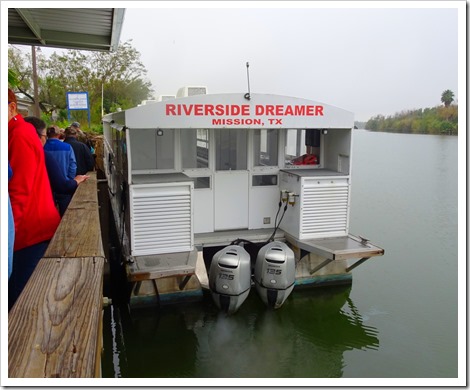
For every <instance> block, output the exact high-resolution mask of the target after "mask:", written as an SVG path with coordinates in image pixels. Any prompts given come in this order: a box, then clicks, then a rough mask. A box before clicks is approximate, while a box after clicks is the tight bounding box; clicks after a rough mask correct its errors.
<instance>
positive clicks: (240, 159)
mask: <svg viewBox="0 0 470 390" xmlns="http://www.w3.org/2000/svg"><path fill="white" fill-rule="evenodd" d="M247 144H248V132H247V130H246V129H216V130H215V148H216V150H215V152H216V153H215V155H216V160H215V168H216V170H218V171H230V170H246V169H247V162H246V160H247Z"/></svg>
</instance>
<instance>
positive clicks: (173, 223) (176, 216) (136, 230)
mask: <svg viewBox="0 0 470 390" xmlns="http://www.w3.org/2000/svg"><path fill="white" fill-rule="evenodd" d="M131 189H132V191H131V208H132V210H131V229H132V232H131V244H132V248H131V249H132V254H133V255H134V256H141V255H152V254H161V253H171V252H184V251H190V250H192V249H193V231H192V205H191V197H192V184H191V183H186V182H185V183H172V184H171V185H168V184H161V185H157V184H153V185H139V186H137V185H134V186H132V188H131Z"/></svg>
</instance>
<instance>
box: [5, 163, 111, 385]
mask: <svg viewBox="0 0 470 390" xmlns="http://www.w3.org/2000/svg"><path fill="white" fill-rule="evenodd" d="M89 175H90V178H89V179H88V180H87V181H86V182H84V183H82V184H80V186H79V187H78V188H77V191H76V192H75V195H74V197H73V199H72V202H71V203H70V205H69V207H68V209H67V211H66V213H65V214H64V216H63V218H62V221H61V223H60V225H59V227H58V229H57V231H56V233H55V235H54V237H53V239H52V241H51V243H50V244H49V247H48V249H47V251H46V253H45V255H44V257H43V258H42V259H41V261H40V262H39V264H38V266H37V268H36V269H35V271H34V273H33V275H32V276H31V278H30V280H29V281H28V283H27V285H26V287H25V289H24V290H23V292H22V294H21V295H20V297H19V298H18V300H17V302H16V303H15V305H14V306H13V308H12V309H11V310H10V313H9V315H8V376H9V377H10V378H58V377H60V378H92V377H100V376H101V349H102V307H103V271H104V263H105V255H104V251H103V245H102V241H101V231H100V219H99V206H98V195H97V180H96V173H95V172H90V173H89Z"/></svg>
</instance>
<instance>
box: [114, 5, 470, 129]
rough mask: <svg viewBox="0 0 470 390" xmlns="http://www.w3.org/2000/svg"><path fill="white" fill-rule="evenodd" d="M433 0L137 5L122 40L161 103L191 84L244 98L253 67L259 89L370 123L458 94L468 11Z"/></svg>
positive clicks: (126, 21) (127, 19) (252, 83)
mask: <svg viewBox="0 0 470 390" xmlns="http://www.w3.org/2000/svg"><path fill="white" fill-rule="evenodd" d="M378 3H380V2H368V4H370V7H374V6H375V5H377V4H378ZM406 3H407V2H403V3H399V2H398V3H395V7H396V4H406ZM462 3H463V5H464V6H465V3H464V2H460V4H461V5H462ZM127 4H128V7H132V6H133V5H132V4H133V3H132V2H130V3H127ZM137 4H139V5H142V6H145V5H146V4H149V5H150V6H151V5H152V3H151V2H150V3H145V2H144V3H137ZM175 4H177V3H175ZM264 4H266V3H264ZM264 4H263V5H262V6H264V7H268V6H269V4H273V3H267V4H268V5H264ZM284 4H287V5H288V4H289V3H284ZM304 4H308V3H304ZM329 4H335V2H331V3H329ZM343 4H344V3H343ZM355 4H356V3H354V2H352V3H351V6H354V5H355ZM423 4H424V7H425V8H415V9H410V8H388V9H384V8H377V9H373V8H365V9H362V8H348V9H345V8H336V9H331V8H330V9H326V8H314V9H306V8H304V9H294V8H286V9H274V8H262V9H248V8H237V9H228V8H222V9H215V8H210V9H201V8H199V9H194V8H193V9H187V8H180V9H161V8H127V9H126V14H125V18H124V25H123V29H122V34H121V41H127V40H129V39H132V44H133V46H134V47H135V48H136V49H137V50H138V51H139V52H140V53H141V60H142V61H143V63H144V65H145V67H146V68H147V70H148V79H149V80H150V81H151V82H152V85H153V88H154V90H155V97H157V96H158V95H161V94H165V95H166V94H176V91H177V90H178V88H180V87H182V86H185V85H205V86H207V87H208V91H209V93H231V92H243V93H244V92H246V90H247V78H246V62H247V61H248V62H249V63H250V86H251V92H252V93H255V92H257V93H270V94H279V95H289V96H295V97H301V98H307V99H312V100H317V101H320V102H323V103H327V104H331V105H335V106H338V107H341V108H344V109H346V110H349V111H352V112H354V113H355V117H356V120H360V121H365V120H367V119H369V118H370V117H371V116H374V115H377V114H384V115H393V114H394V113H396V112H399V111H402V110H407V109H415V108H425V107H434V106H437V105H439V104H441V102H440V97H441V94H442V92H443V91H444V90H446V89H450V90H452V91H453V92H454V93H455V98H456V100H457V98H458V89H457V87H458V84H457V76H458V72H457V70H458V69H457V57H458V55H457V54H458V37H459V31H458V28H457V18H458V12H459V11H458V10H457V9H456V8H455V4H456V3H455V2H453V3H451V2H448V3H441V5H442V4H444V5H445V4H449V5H448V6H449V8H426V6H435V5H436V4H439V2H421V7H423ZM452 4H453V6H454V8H453V9H452V8H450V7H451V6H452ZM216 5H217V3H214V7H215V6H216ZM462 92H464V91H462Z"/></svg>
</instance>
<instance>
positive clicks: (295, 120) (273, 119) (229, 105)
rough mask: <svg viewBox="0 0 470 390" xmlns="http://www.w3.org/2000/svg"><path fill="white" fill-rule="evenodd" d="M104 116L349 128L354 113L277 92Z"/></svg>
mask: <svg viewBox="0 0 470 390" xmlns="http://www.w3.org/2000/svg"><path fill="white" fill-rule="evenodd" d="M103 120H104V121H105V122H106V121H108V122H111V121H114V123H116V124H119V125H121V126H125V127H126V129H129V130H131V131H132V130H133V129H209V128H239V129H258V128H259V129H266V128H270V129H275V128H282V129H309V128H316V129H351V128H353V127H354V114H353V113H352V112H350V111H346V110H343V109H341V108H338V107H335V106H331V105H328V104H325V103H321V102H317V101H313V100H307V99H303V98H296V97H290V96H282V95H270V94H251V95H250V96H249V99H247V97H246V95H245V94H243V93H227V94H207V95H196V96H190V97H183V98H175V99H170V100H165V101H162V102H156V103H153V104H150V105H142V106H139V107H135V108H131V109H129V110H126V111H122V112H119V113H115V114H108V115H106V116H105V117H104V118H103Z"/></svg>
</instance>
